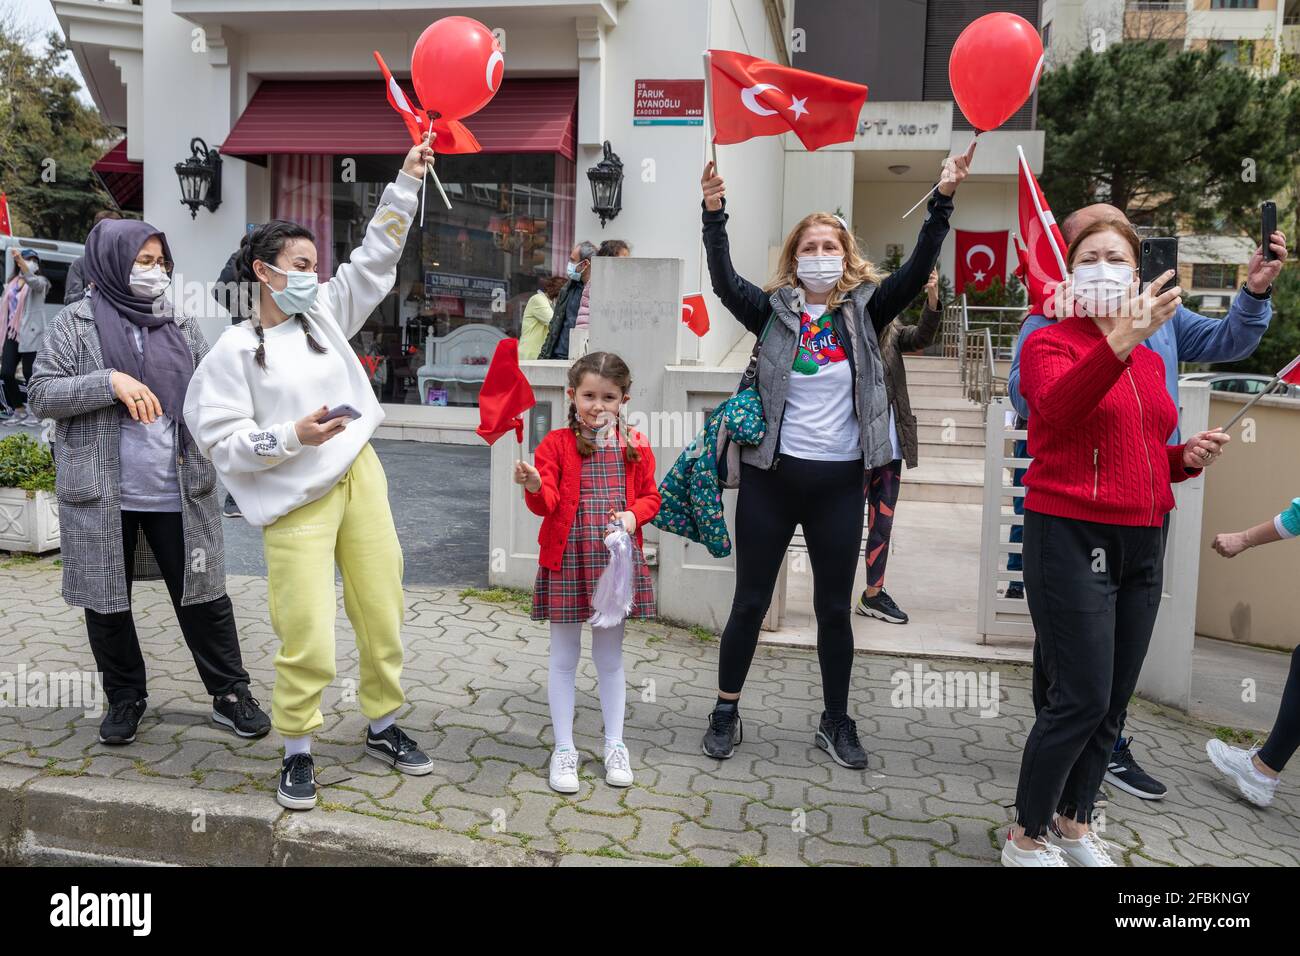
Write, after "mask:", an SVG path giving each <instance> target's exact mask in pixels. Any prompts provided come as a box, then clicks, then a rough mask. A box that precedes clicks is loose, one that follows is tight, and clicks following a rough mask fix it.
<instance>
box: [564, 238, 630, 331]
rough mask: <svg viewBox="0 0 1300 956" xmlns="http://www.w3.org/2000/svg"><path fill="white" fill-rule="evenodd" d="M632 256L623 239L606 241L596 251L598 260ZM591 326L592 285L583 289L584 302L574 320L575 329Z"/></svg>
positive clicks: (588, 284)
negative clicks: (602, 257)
mask: <svg viewBox="0 0 1300 956" xmlns="http://www.w3.org/2000/svg"><path fill="white" fill-rule="evenodd" d="M631 254H632V247H631V246H629V245H628V244H627V243H626V242H624V241H623V240H622V239H606V240H605V241H604V242H602V243H601V244H600V248H599V249H597V250H596V258H597V259H599V258H600V257H601V256H605V257H607V258H619V259H625V258H627V257H628V256H630V255H631ZM590 324H591V283H590V282H588V283H587V284H586V285H584V286H583V287H582V302H581V303H579V305H578V317H577V318H576V319H574V321H573V325H574V328H579V329H585V328H587V327H588V326H589V325H590Z"/></svg>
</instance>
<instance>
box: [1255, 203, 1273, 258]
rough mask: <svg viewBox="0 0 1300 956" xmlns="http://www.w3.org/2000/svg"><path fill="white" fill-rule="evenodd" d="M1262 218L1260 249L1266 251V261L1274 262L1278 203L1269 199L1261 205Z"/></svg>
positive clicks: (1260, 214) (1260, 213) (1260, 215)
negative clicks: (1273, 243) (1274, 235)
mask: <svg viewBox="0 0 1300 956" xmlns="http://www.w3.org/2000/svg"><path fill="white" fill-rule="evenodd" d="M1259 218H1260V229H1259V231H1260V243H1259V247H1260V248H1261V249H1263V250H1264V261H1265V262H1272V261H1273V258H1274V256H1273V249H1272V245H1271V244H1272V242H1273V233H1275V232H1277V203H1275V202H1273V200H1271V199H1267V200H1265V201H1264V202H1262V203H1260V204H1259Z"/></svg>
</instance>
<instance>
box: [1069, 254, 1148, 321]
mask: <svg viewBox="0 0 1300 956" xmlns="http://www.w3.org/2000/svg"><path fill="white" fill-rule="evenodd" d="M1072 280H1073V292H1074V301H1075V304H1076V305H1077V306H1078V308H1079V312H1081V313H1082V314H1083V315H1087V316H1094V315H1114V314H1115V313H1117V312H1118V311H1119V310H1120V306H1122V305H1123V304H1124V302H1125V300H1127V299H1128V297H1129V288H1130V287H1131V286H1132V285H1133V267H1132V266H1126V265H1122V264H1120V263H1114V262H1091V263H1089V264H1087V265H1082V266H1079V267H1078V268H1077V269H1075V270H1074V274H1073V277H1072Z"/></svg>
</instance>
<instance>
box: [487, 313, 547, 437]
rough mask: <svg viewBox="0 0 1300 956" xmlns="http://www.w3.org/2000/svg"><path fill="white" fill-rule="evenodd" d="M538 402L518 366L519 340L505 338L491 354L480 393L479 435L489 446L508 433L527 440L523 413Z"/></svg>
mask: <svg viewBox="0 0 1300 956" xmlns="http://www.w3.org/2000/svg"><path fill="white" fill-rule="evenodd" d="M536 404H537V398H536V397H535V396H534V395H533V387H532V386H531V385H529V384H528V379H527V378H525V377H524V373H523V372H522V371H521V370H520V368H519V340H518V339H509V338H507V339H502V340H501V341H499V342H498V343H497V349H496V351H495V352H494V353H493V354H492V364H491V365H489V366H488V370H487V375H486V376H485V377H484V379H483V387H482V388H481V389H480V390H479V393H478V416H479V426H478V428H476V429H475V431H476V432H478V434H479V437H480V438H482V439H483V440H484V441H485V442H487V443H488V444H489V445H491V444H492V443H494V442H495V441H496V440H497V439H498V438H500V437H501V436H502V435H504V434H506V432H509V431H514V433H515V439H516V440H517V441H518V442H519V443H520V444H521V445H522V444H523V441H524V420H523V418H522V417H521V416H522V415H523V413H524V412H526V411H528V409H530V408H532V407H533V406H534V405H536Z"/></svg>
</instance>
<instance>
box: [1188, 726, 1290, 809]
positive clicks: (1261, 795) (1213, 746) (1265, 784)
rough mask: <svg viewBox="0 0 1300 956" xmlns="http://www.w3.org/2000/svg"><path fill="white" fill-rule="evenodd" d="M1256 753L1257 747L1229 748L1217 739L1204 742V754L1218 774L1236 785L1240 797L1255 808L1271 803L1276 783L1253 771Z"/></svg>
mask: <svg viewBox="0 0 1300 956" xmlns="http://www.w3.org/2000/svg"><path fill="white" fill-rule="evenodd" d="M1258 751H1259V748H1258V747H1252V748H1251V749H1250V750H1243V749H1242V748H1240V747H1229V746H1228V745H1227V744H1225V743H1224V742H1223V741H1222V740H1219V739H1218V738H1215V739H1213V740H1207V741H1206V742H1205V752H1206V754H1208V755H1209V758H1210V762H1211V763H1213V764H1214V766H1216V767H1218V768H1219V772H1220V773H1222V774H1223V775H1224V776H1225V777H1227V778H1228V780H1229V781H1231V782H1232V783H1234V784H1236V785H1237V790H1238V791H1240V793H1241V795H1242V796H1243V797H1245V798H1246V799H1247V800H1249V801H1250V802H1251V803H1253V804H1254V805H1255V806H1257V807H1266V806H1268V805H1269V804H1270V803H1272V802H1273V794H1275V793H1276V792H1277V784H1278V781H1277V780H1275V779H1273V778H1272V777H1266V776H1265V775H1264V774H1262V773H1260V772H1259V771H1258V770H1256V769H1255V761H1254V759H1253V758H1254V756H1255V754H1256V753H1257V752H1258Z"/></svg>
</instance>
